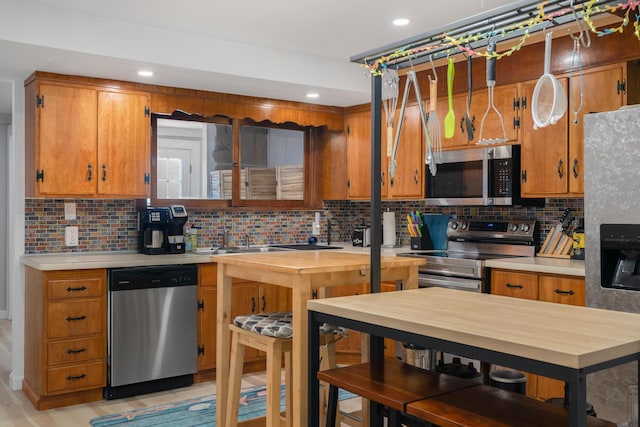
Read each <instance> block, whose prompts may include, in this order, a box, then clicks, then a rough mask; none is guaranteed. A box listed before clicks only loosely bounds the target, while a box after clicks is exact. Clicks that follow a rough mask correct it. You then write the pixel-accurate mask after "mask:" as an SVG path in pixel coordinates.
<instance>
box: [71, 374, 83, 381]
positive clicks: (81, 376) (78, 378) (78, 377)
mask: <svg viewBox="0 0 640 427" xmlns="http://www.w3.org/2000/svg"><path fill="white" fill-rule="evenodd" d="M86 377H87V375H86V374H82V375H78V376H75V377H74V376H71V375H67V381H75V380H81V379H83V378H86Z"/></svg>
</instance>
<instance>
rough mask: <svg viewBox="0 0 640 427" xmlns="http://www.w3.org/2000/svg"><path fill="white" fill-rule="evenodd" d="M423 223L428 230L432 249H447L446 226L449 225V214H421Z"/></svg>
mask: <svg viewBox="0 0 640 427" xmlns="http://www.w3.org/2000/svg"><path fill="white" fill-rule="evenodd" d="M422 217H423V218H424V223H425V224H426V226H427V229H428V230H429V235H430V236H431V241H432V242H433V249H434V250H437V251H445V250H447V227H448V226H449V215H443V214H423V215H422Z"/></svg>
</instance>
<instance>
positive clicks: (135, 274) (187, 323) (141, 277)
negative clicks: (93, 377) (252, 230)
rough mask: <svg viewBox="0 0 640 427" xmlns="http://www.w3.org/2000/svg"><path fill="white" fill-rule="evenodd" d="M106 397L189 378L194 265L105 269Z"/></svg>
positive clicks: (194, 348) (194, 343) (193, 357)
mask: <svg viewBox="0 0 640 427" xmlns="http://www.w3.org/2000/svg"><path fill="white" fill-rule="evenodd" d="M108 277H109V298H108V300H109V322H108V336H109V339H108V347H107V350H108V351H107V353H108V361H107V387H106V388H105V391H104V397H105V398H106V399H116V398H121V397H127V396H134V395H137V394H143V393H150V392H154V391H160V390H167V389H171V388H176V387H183V386H187V385H191V384H193V374H194V373H195V372H196V371H197V359H198V340H197V313H198V309H197V284H198V269H197V267H196V266H195V265H169V266H155V267H132V268H117V269H110V270H109V273H108Z"/></svg>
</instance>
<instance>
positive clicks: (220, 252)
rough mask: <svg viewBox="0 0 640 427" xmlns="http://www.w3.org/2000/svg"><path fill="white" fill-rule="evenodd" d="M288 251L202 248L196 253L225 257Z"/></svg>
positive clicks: (252, 247)
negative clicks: (228, 255)
mask: <svg viewBox="0 0 640 427" xmlns="http://www.w3.org/2000/svg"><path fill="white" fill-rule="evenodd" d="M284 250H286V249H283V248H275V247H271V246H251V247H248V248H246V247H240V246H232V247H229V248H202V249H197V250H196V253H197V254H198V255H223V254H250V253H260V252H280V251H284Z"/></svg>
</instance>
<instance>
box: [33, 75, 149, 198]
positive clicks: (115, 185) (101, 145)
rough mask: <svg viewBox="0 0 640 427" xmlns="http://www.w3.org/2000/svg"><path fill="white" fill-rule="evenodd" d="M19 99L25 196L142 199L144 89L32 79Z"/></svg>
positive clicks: (145, 178) (145, 182)
mask: <svg viewBox="0 0 640 427" xmlns="http://www.w3.org/2000/svg"><path fill="white" fill-rule="evenodd" d="M25 96H26V99H25V145H26V150H25V152H26V155H25V162H26V164H25V170H26V174H25V176H26V188H25V191H26V194H27V196H38V197H39V196H43V197H69V196H82V197H138V198H143V197H148V195H149V171H150V161H149V159H150V142H149V129H150V112H149V106H150V104H151V97H150V95H149V94H148V93H146V92H135V91H118V90H115V89H107V88H102V87H99V86H90V85H81V84H73V83H70V82H64V83H63V82H57V81H55V80H49V79H37V78H33V79H30V80H27V83H26V85H25Z"/></svg>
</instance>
